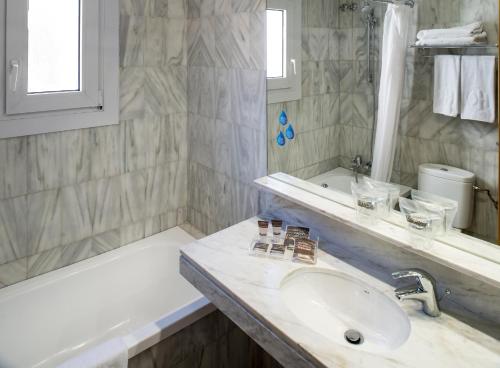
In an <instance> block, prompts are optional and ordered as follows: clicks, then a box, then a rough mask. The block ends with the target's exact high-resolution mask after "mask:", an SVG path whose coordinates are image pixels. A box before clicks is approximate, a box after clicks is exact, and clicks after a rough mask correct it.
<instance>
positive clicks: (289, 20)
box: [267, 0, 302, 103]
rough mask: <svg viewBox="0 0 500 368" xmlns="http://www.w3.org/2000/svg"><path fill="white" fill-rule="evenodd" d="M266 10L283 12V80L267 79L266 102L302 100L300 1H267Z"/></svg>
mask: <svg viewBox="0 0 500 368" xmlns="http://www.w3.org/2000/svg"><path fill="white" fill-rule="evenodd" d="M267 9H275V10H284V11H285V14H286V19H285V24H286V38H285V40H284V43H285V45H284V47H283V50H284V55H283V60H285V62H284V66H283V67H284V70H283V72H284V74H285V76H284V77H283V78H267V101H268V103H277V102H285V101H294V100H300V99H301V98H302V3H301V0H268V2H267Z"/></svg>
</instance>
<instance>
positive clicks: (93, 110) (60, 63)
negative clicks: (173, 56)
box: [0, 0, 119, 137]
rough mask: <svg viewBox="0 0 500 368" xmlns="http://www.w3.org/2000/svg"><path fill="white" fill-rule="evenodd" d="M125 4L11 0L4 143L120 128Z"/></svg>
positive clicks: (3, 51) (6, 14)
mask: <svg viewBox="0 0 500 368" xmlns="http://www.w3.org/2000/svg"><path fill="white" fill-rule="evenodd" d="M118 1H119V0H6V1H4V8H3V9H1V8H0V12H1V13H2V14H1V18H0V30H3V32H5V33H4V35H5V45H4V47H1V48H0V63H4V68H5V69H4V70H5V83H0V92H1V93H2V94H3V95H4V97H5V98H4V101H5V105H4V108H3V111H0V137H10V136H18V135H28V134H37V133H43V132H51V131H59V130H68V129H78V128H84V127H90V126H100V125H108V124H116V123H118V88H119V81H118V72H119V63H118V44H119V42H118V22H119V19H118V17H119V15H118V14H119V7H118V6H119V4H118ZM0 106H1V105H0Z"/></svg>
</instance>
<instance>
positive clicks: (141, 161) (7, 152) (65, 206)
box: [0, 0, 188, 287]
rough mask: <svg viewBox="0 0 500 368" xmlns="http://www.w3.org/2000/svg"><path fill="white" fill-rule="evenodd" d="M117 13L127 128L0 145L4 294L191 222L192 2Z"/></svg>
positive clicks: (130, 5)
mask: <svg viewBox="0 0 500 368" xmlns="http://www.w3.org/2000/svg"><path fill="white" fill-rule="evenodd" d="M120 12H121V14H120V120H121V121H120V124H119V125H113V126H108V127H99V128H91V129H82V130H73V131H66V132H60V133H50V134H42V135H34V136H27V137H20V138H9V139H2V140H0V157H1V160H0V287H3V286H7V285H10V284H13V283H15V282H18V281H21V280H24V279H26V278H29V277H33V276H36V275H39V274H42V273H45V272H48V271H51V270H53V269H56V268H59V267H63V266H66V265H69V264H71V263H74V262H77V261H80V260H83V259H86V258H89V257H92V256H95V255H97V254H100V253H103V252H106V251H109V250H112V249H114V248H116V247H120V246H122V245H124V244H127V243H130V242H132V241H134V240H138V239H141V238H144V237H146V236H149V235H152V234H154V233H157V232H159V231H162V230H166V229H168V228H170V227H173V226H176V225H177V224H180V223H184V222H185V221H186V219H187V196H188V191H187V174H188V160H187V158H188V149H187V133H188V132H187V48H186V40H187V38H186V35H187V3H186V0H122V1H121V3H120Z"/></svg>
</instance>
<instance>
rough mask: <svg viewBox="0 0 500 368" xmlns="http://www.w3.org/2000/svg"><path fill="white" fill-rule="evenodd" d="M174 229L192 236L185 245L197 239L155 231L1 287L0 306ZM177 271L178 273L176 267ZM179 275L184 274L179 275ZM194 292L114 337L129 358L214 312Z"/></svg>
mask: <svg viewBox="0 0 500 368" xmlns="http://www.w3.org/2000/svg"><path fill="white" fill-rule="evenodd" d="M175 231H181V232H183V233H185V234H187V235H188V236H189V237H190V238H192V239H191V240H190V241H189V242H186V243H185V244H188V243H191V242H194V241H196V239H195V238H194V237H193V236H192V235H191V234H189V233H188V232H186V231H185V230H184V229H182V228H181V227H179V226H176V227H174V228H171V229H168V230H165V231H162V232H160V233H157V234H154V235H152V236H150V237H146V238H143V239H140V240H137V241H135V242H132V243H129V244H126V245H123V246H121V247H118V248H115V249H112V250H110V251H107V252H104V253H101V254H98V255H95V256H93V257H90V258H87V259H84V260H81V261H79V262H76V263H73V264H70V265H67V266H64V267H61V268H58V269H55V270H52V271H50V272H47V273H44V274H41V275H38V276H34V277H31V278H29V279H26V280H23V281H20V282H18V283H15V284H12V285H9V286H6V287H4V288H1V289H0V305H1V304H2V303H4V302H8V301H9V299H12V298H15V297H18V296H22V295H24V294H27V293H29V292H31V291H33V290H36V289H38V288H43V287H46V286H49V285H51V284H53V283H54V282H58V281H61V280H64V279H67V278H70V277H72V276H74V275H75V274H78V273H81V272H85V271H88V270H92V269H94V268H97V267H100V266H103V265H105V264H107V263H110V262H113V261H115V260H117V259H119V258H122V257H125V256H127V255H131V254H136V253H138V252H140V251H142V250H144V249H145V248H149V247H154V246H158V245H159V243H157V242H158V241H160V240H159V239H160V238H161V236H162V235H163V236H164V235H165V233H167V232H175ZM181 245H184V244H181ZM162 246H167V247H168V246H172V245H171V244H166V245H162ZM179 256H180V250H179ZM177 259H178V258H177ZM177 272H178V273H179V270H178V269H177ZM179 275H180V273H179ZM180 276H181V277H183V276H182V275H180ZM191 287H193V288H194V286H192V285H191ZM195 289H196V288H195ZM197 292H198V293H199V294H200V296H198V297H196V298H193V299H192V300H190V301H188V302H186V303H184V304H182V305H180V306H179V307H177V308H175V309H172V310H170V311H169V312H167V313H165V314H163V315H161V316H160V317H159V318H158V319H156V320H153V321H150V322H147V323H145V324H144V325H142V326H140V327H138V328H136V329H133V330H132V331H131V332H129V333H128V334H126V335H120V336H116V337H114V338H119V339H121V340H122V341H123V342H124V343H125V345H126V346H127V348H128V359H131V358H133V357H134V356H136V355H138V354H140V353H141V352H143V351H145V350H147V349H149V348H151V347H152V346H154V345H156V344H158V343H159V342H161V341H162V340H164V339H166V338H168V337H170V336H172V335H173V334H175V333H176V332H179V331H180V330H182V329H183V328H185V327H187V326H189V325H191V324H192V323H194V322H196V321H198V320H199V319H201V318H203V317H205V316H207V315H208V314H210V313H212V312H214V311H215V310H216V308H215V306H214V305H213V304H211V303H210V301H209V300H208V299H207V298H205V297H204V296H203V295H202V294H201V293H200V292H199V291H198V290H197ZM106 341H109V339H108V340H105V341H102V342H100V343H98V344H96V345H94V346H89V347H87V348H86V349H84V350H82V351H81V352H80V353H79V354H77V355H75V356H73V357H69V358H68V359H66V360H65V361H67V360H70V359H72V358H75V357H77V356H78V355H80V354H82V353H84V352H85V351H89V350H92V349H94V348H96V347H98V346H100V345H102V344H104V343H105V342H106ZM65 361H62V362H60V363H59V364H58V365H60V364H63V363H64V362H65Z"/></svg>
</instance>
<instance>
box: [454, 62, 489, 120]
mask: <svg viewBox="0 0 500 368" xmlns="http://www.w3.org/2000/svg"><path fill="white" fill-rule="evenodd" d="M461 69H462V70H461V73H462V80H461V83H462V94H461V104H462V108H461V116H462V119H467V120H477V121H483V122H487V123H494V122H495V80H496V78H495V56H462V68H461Z"/></svg>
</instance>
